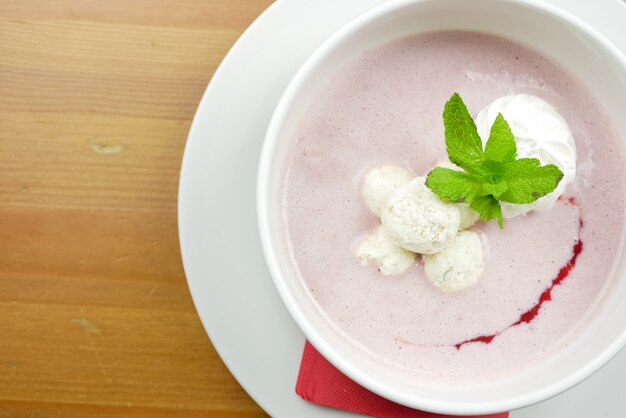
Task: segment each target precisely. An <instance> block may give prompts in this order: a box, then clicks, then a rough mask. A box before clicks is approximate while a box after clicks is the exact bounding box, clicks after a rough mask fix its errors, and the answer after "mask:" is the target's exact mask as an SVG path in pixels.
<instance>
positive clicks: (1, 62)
mask: <svg viewBox="0 0 626 418" xmlns="http://www.w3.org/2000/svg"><path fill="white" fill-rule="evenodd" d="M269 3H270V0H186V1H177V0H106V1H103V0H101V1H96V0H2V1H0V106H1V109H0V110H1V111H0V417H144V416H146V417H207V416H211V417H212V416H215V417H257V416H266V415H265V414H264V413H263V411H262V410H261V409H260V408H259V407H258V406H257V405H256V404H255V403H254V401H252V400H251V399H250V398H249V397H248V396H247V395H246V393H245V392H244V391H243V390H242V389H241V388H240V387H239V385H238V384H237V382H236V381H235V380H234V379H233V377H232V376H231V375H230V373H229V372H228V370H227V369H226V368H225V367H224V365H223V364H222V362H221V360H220V358H219V357H218V356H217V354H216V353H215V351H214V349H213V348H212V346H211V343H210V341H209V339H208V338H207V336H206V334H205V332H204V329H203V328H202V326H201V324H200V321H199V320H198V317H197V315H196V311H195V309H194V307H193V304H192V302H191V298H190V295H189V291H188V288H187V284H186V282H185V277H184V273H183V268H182V264H181V260H180V252H179V246H178V232H177V220H176V203H177V202H176V199H177V188H178V175H179V170H180V164H181V157H182V152H183V148H184V146H185V140H186V137H187V132H188V129H189V125H190V123H191V119H192V117H193V115H194V111H195V108H196V106H197V104H198V101H199V99H200V97H201V95H202V93H203V91H204V89H205V87H206V85H207V83H208V81H209V79H210V77H211V75H212V74H213V72H214V70H215V69H216V67H217V65H218V64H219V62H220V60H221V59H222V58H223V56H224V54H225V53H226V52H227V50H228V49H229V48H230V46H231V45H232V44H233V42H234V41H235V40H236V39H237V37H238V36H239V35H240V34H241V32H242V31H243V30H244V29H245V28H246V27H247V26H248V25H249V24H250V22H251V21H252V20H253V19H254V18H255V17H256V16H257V15H258V14H259V13H261V11H262V10H263V9H265V8H266V7H267V6H268V5H269Z"/></svg>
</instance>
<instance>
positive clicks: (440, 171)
mask: <svg viewBox="0 0 626 418" xmlns="http://www.w3.org/2000/svg"><path fill="white" fill-rule="evenodd" d="M426 186H427V187H428V188H429V189H430V190H432V192H433V193H435V194H436V195H438V196H439V197H442V198H444V199H445V200H448V201H451V202H454V203H459V202H468V203H470V202H472V201H473V200H474V198H475V197H476V196H477V195H478V194H479V193H480V192H481V190H482V178H481V177H480V176H477V175H475V174H470V173H466V172H463V171H456V170H451V169H449V168H443V167H435V168H434V169H433V170H432V171H431V172H430V173H428V177H426Z"/></svg>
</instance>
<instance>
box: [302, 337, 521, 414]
mask: <svg viewBox="0 0 626 418" xmlns="http://www.w3.org/2000/svg"><path fill="white" fill-rule="evenodd" d="M296 393H297V394H298V395H300V397H301V398H302V399H304V400H305V401H309V402H313V403H316V404H318V405H324V406H330V407H332V408H338V409H344V410H346V411H350V412H356V413H358V414H363V415H369V416H372V417H377V418H453V416H452V415H440V414H432V413H430V412H424V411H418V410H417V409H411V408H408V407H406V406H403V405H399V404H397V403H394V402H391V401H390V400H388V399H385V398H383V397H381V396H378V395H376V394H375V393H372V392H370V391H369V390H367V389H365V388H364V387H362V386H359V385H358V384H356V383H355V382H353V381H352V380H350V379H349V378H348V377H346V375H344V374H343V373H341V372H340V371H339V370H337V369H336V368H335V367H334V366H333V365H332V364H330V362H329V361H328V360H326V359H325V358H324V357H322V355H321V354H320V353H318V352H317V350H316V349H315V348H313V346H312V345H311V344H310V343H309V342H308V341H307V342H306V345H305V346H304V354H303V355H302V363H301V364H300V374H299V375H298V383H297V384H296ZM508 416H509V413H508V412H504V413H501V414H495V415H480V416H475V417H474V418H479V417H484V418H507V417H508ZM469 418H471V417H469Z"/></svg>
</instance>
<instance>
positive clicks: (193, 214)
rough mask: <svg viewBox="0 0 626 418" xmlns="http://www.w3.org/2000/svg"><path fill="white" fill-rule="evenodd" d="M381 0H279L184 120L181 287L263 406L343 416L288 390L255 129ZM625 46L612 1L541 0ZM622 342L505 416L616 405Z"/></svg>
mask: <svg viewBox="0 0 626 418" xmlns="http://www.w3.org/2000/svg"><path fill="white" fill-rule="evenodd" d="M380 2H381V0H341V1H336V0H280V1H278V2H276V3H275V4H273V5H272V6H271V7H270V8H269V9H268V10H267V11H266V12H265V13H264V14H263V15H261V16H260V17H259V18H258V19H257V20H256V22H254V24H252V25H251V26H250V28H249V29H248V30H247V31H246V33H245V34H244V35H243V36H242V37H241V38H240V39H239V41H238V42H237V43H236V44H235V46H234V47H233V48H232V49H231V51H230V52H229V53H228V55H227V56H226V58H225V59H224V61H223V62H222V64H221V66H220V68H219V69H218V71H217V72H216V74H215V75H214V77H213V79H212V81H211V83H210V85H209V87H208V88H207V91H206V92H205V94H204V97H203V98H202V101H201V102H200V106H199V107H198V111H197V113H196V117H195V119H194V121H193V124H192V127H191V131H190V133H189V139H188V141H187V147H186V149H185V156H184V158H183V166H182V170H181V177H180V189H179V208H178V209H179V211H178V213H179V230H180V243H181V251H182V256H183V262H184V266H185V272H186V275H187V280H188V282H189V288H190V289H191V294H192V296H193V299H194V302H195V305H196V309H197V310H198V314H199V315H200V319H201V320H202V323H203V324H204V327H205V329H206V331H207V333H208V334H209V336H210V338H211V341H212V342H213V344H214V346H215V348H216V349H217V351H218V352H219V354H220V356H221V357H222V359H223V360H224V362H225V363H226V365H227V366H228V368H229V369H230V371H231V372H232V373H233V375H234V376H235V377H236V378H237V380H238V381H239V383H241V385H242V386H243V387H244V389H245V390H246V391H247V392H248V393H249V394H250V395H251V396H252V397H253V398H254V399H255V400H256V401H257V402H258V403H259V404H260V405H261V407H262V408H263V409H265V411H267V412H268V413H269V414H270V415H272V416H274V417H302V418H309V417H310V418H314V417H340V416H343V417H346V416H354V415H353V414H348V413H345V412H340V411H335V410H331V409H328V408H321V407H318V406H315V405H313V404H310V403H308V402H305V401H303V400H301V399H300V398H299V397H298V396H297V395H296V394H295V391H294V388H295V382H296V377H297V373H298V367H299V363H300V356H301V354H302V348H303V346H304V337H303V335H302V333H301V332H300V331H299V330H298V328H297V327H296V325H295V324H294V323H293V321H292V320H291V318H290V317H289V314H288V313H287V311H286V309H285V308H284V307H283V304H282V301H281V300H280V299H279V297H278V295H277V293H276V291H275V290H274V287H273V284H272V281H271V279H270V277H269V275H268V272H267V269H266V267H265V262H264V260H263V256H262V254H261V247H260V244H259V240H258V236H257V225H256V212H255V210H256V209H255V184H256V170H257V160H258V156H259V151H260V147H261V143H262V141H263V136H264V134H265V129H266V127H267V124H268V122H269V119H270V116H271V114H272V111H273V109H274V107H275V105H276V103H277V102H278V99H279V97H280V95H281V93H282V91H283V90H284V88H285V87H286V85H287V83H288V81H289V80H290V78H291V76H292V75H293V74H294V73H295V71H296V70H297V69H298V67H299V66H300V65H301V64H302V62H304V60H305V58H306V57H307V56H308V55H309V54H310V53H311V52H312V51H313V50H314V49H315V47H316V46H317V45H319V44H320V43H321V42H322V41H323V40H324V39H325V38H326V37H327V36H329V35H330V34H331V33H332V32H334V31H335V30H336V29H337V28H339V27H340V26H341V25H343V24H344V23H345V22H347V21H348V20H350V19H351V18H353V17H354V16H357V15H358V14H360V13H362V12H363V11H365V10H367V9H368V8H370V7H372V6H374V5H376V4H378V3H380ZM550 2H551V3H553V4H556V5H558V6H560V7H562V8H564V9H566V10H569V11H570V12H572V13H573V14H575V15H577V16H579V17H581V18H583V19H585V20H586V21H587V22H588V23H590V24H592V25H594V26H596V27H597V28H599V30H600V32H602V33H604V34H605V36H607V37H608V38H609V39H611V40H612V41H613V42H614V43H616V44H617V45H618V47H620V48H621V49H622V50H623V51H624V52H626V25H624V22H626V6H625V5H624V3H623V2H622V0H596V1H595V2H589V1H587V0H551V1H550ZM625 375H626V351H623V352H622V353H620V354H619V355H618V356H617V357H616V358H615V359H613V360H612V361H611V362H610V363H609V364H608V365H607V366H606V367H604V368H603V369H602V370H601V371H600V372H598V373H597V374H595V375H594V376H592V377H591V378H589V379H588V380H586V381H585V382H583V383H582V384H580V385H578V386H577V387H575V388H573V389H571V390H569V391H568V392H566V393H564V394H562V395H559V396H557V397H555V398H553V399H551V400H548V401H546V402H543V403H541V404H537V405H534V406H532V407H529V408H525V409H522V410H518V411H514V412H513V413H512V414H511V418H529V417H542V418H543V417H551V418H553V417H556V418H559V417H568V418H583V417H584V418H587V417H611V418H613V417H614V418H621V417H623V416H624V410H625V409H626V408H625V404H626V402H625V401H624V400H623V399H622V398H623V396H624V390H623V387H624V384H623V381H622V379H620V377H622V376H625Z"/></svg>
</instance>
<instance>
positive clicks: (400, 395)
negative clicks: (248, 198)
mask: <svg viewBox="0 0 626 418" xmlns="http://www.w3.org/2000/svg"><path fill="white" fill-rule="evenodd" d="M500 1H502V2H503V3H508V4H510V5H513V6H514V7H518V6H523V7H525V8H530V9H533V11H535V12H539V13H544V14H547V15H550V16H551V17H552V18H554V19H556V20H559V21H562V22H564V23H566V24H568V25H569V26H571V27H574V28H576V30H578V31H579V32H581V33H584V34H585V35H586V36H587V37H589V38H591V39H592V40H593V41H595V42H596V43H597V44H598V45H600V46H601V47H602V48H603V49H605V50H606V52H608V53H609V54H610V55H611V56H613V57H614V58H615V60H616V61H617V62H619V64H620V66H621V67H622V69H624V71H626V56H625V55H624V54H623V53H622V52H621V51H620V50H619V49H618V48H617V47H616V46H615V45H614V44H613V43H611V42H610V41H609V40H608V39H607V38H605V37H604V36H603V35H602V34H600V33H599V32H598V31H597V30H596V29H595V28H594V27H592V26H591V25H589V24H588V23H586V22H584V21H583V20H581V19H579V18H577V17H576V16H574V15H572V14H570V13H569V12H566V11H565V10H563V9H560V8H559V7H557V6H554V5H552V4H550V3H545V2H543V1H542V0H500ZM416 3H443V1H442V0H388V1H387V2H384V3H382V4H379V5H377V6H374V7H373V8H371V9H369V10H367V11H366V12H364V13H363V14H361V15H359V16H357V17H356V18H354V19H352V20H351V21H350V22H348V23H347V24H345V25H344V26H342V27H341V28H340V29H339V30H337V31H336V32H335V33H334V34H332V35H331V36H330V37H329V38H327V39H326V40H325V41H324V42H323V43H322V44H321V45H320V46H319V47H318V48H316V50H315V51H314V52H313V53H312V54H311V55H310V56H309V57H308V58H307V60H306V61H305V62H304V64H303V65H302V66H301V67H300V68H299V69H298V71H297V72H296V74H295V75H294V77H293V78H292V79H291V81H290V82H289V84H288V85H287V87H286V89H285V91H284V92H283V94H282V95H281V98H280V100H279V102H278V105H277V106H276V108H275V110H274V112H273V114H272V117H271V120H270V122H269V125H268V128H267V131H266V134H265V138H264V141H263V146H262V149H261V153H260V157H259V164H258V170H257V185H256V186H257V187H256V191H257V194H256V203H257V221H258V222H257V223H258V229H259V231H258V232H259V236H260V240H261V247H262V249H263V255H264V258H265V262H266V264H267V267H268V270H269V272H270V276H271V277H272V281H273V283H274V286H275V287H276V289H277V291H278V293H279V295H280V298H281V300H282V301H283V303H284V305H285V306H286V308H287V310H288V312H289V314H290V315H291V317H292V318H293V319H294V321H295V322H296V324H297V325H298V327H299V328H300V330H301V331H302V332H303V333H304V335H305V336H306V338H307V339H308V341H309V342H310V343H311V344H312V345H313V346H314V347H315V348H316V349H317V350H318V351H319V352H320V353H321V354H322V355H323V356H324V357H325V358H326V359H327V360H328V361H329V362H330V363H331V364H333V366H335V367H336V368H337V369H339V370H340V371H341V372H342V373H344V374H345V375H346V376H348V377H349V378H350V379H352V380H353V381H355V382H357V383H358V384H360V385H361V386H363V387H365V388H366V389H368V390H370V391H372V392H374V393H376V394H378V395H380V396H382V397H384V398H386V399H389V400H391V401H393V402H397V403H399V404H402V405H405V406H408V407H411V408H417V409H420V410H423V411H428V412H434V413H442V414H456V415H471V414H491V413H498V412H502V411H510V410H513V409H518V408H522V407H525V406H529V405H532V404H534V403H537V402H540V401H543V400H546V399H549V398H551V397H553V396H555V395H557V394H559V393H561V392H564V391H565V390H567V389H570V388H571V387H573V386H575V385H577V384H578V383H580V382H581V381H583V380H584V379H586V378H588V377H589V376H591V375H592V374H593V373H595V372H596V371H598V370H599V369H600V368H601V367H602V366H604V365H605V364H606V363H607V362H608V361H609V360H610V359H611V358H613V357H614V356H615V355H616V354H617V353H618V352H619V351H620V350H621V349H622V348H623V347H624V346H626V329H625V330H623V332H622V333H621V334H620V335H619V336H618V337H617V338H616V339H615V340H614V341H613V342H612V343H611V344H609V345H608V346H607V347H606V348H605V349H604V350H602V351H601V352H600V353H599V354H598V355H597V356H595V357H594V359H593V360H592V361H590V362H588V363H587V364H584V365H582V366H581V367H579V368H578V369H577V371H576V372H574V373H571V374H569V375H567V376H564V377H563V378H560V379H559V380H557V381H555V382H553V383H552V384H550V385H547V386H544V387H541V388H538V389H535V390H531V391H529V392H527V393H525V394H522V395H518V396H513V397H509V398H505V399H501V400H493V401H484V402H480V403H472V404H468V403H458V402H452V401H441V400H435V399H431V398H428V397H423V396H420V395H419V394H415V393H407V392H405V391H398V390H395V389H393V388H392V386H391V385H389V384H385V383H382V382H380V381H378V380H377V379H375V378H373V377H372V376H371V375H369V374H368V373H366V372H364V371H363V370H361V369H360V368H358V367H356V366H355V365H354V364H353V363H352V362H350V361H348V360H347V358H346V357H345V356H342V355H340V354H339V353H338V351H337V350H336V349H335V348H334V347H333V345H332V344H329V343H328V342H327V341H326V339H324V338H323V337H322V336H321V333H320V332H318V331H317V329H316V327H315V326H313V325H312V323H311V321H310V320H309V319H308V318H307V316H306V315H305V314H304V313H303V311H302V309H301V307H300V306H299V304H298V303H297V301H296V299H295V296H294V295H293V294H292V293H291V291H290V290H289V288H288V286H287V284H286V280H285V278H284V275H283V273H282V270H281V268H280V267H279V263H278V262H277V261H276V259H277V257H276V253H275V251H274V245H273V241H272V239H271V233H270V227H269V218H270V213H269V211H268V210H267V208H268V203H269V202H268V189H269V181H268V174H269V173H270V169H271V161H272V157H273V155H274V150H275V148H276V147H275V144H276V140H277V138H278V136H279V132H280V127H281V126H282V124H283V122H284V116H285V115H286V113H287V111H288V109H289V106H290V104H291V102H292V101H293V99H294V98H295V97H296V93H297V92H298V91H299V90H300V88H301V86H302V85H303V82H304V81H305V80H306V78H307V77H308V75H309V73H310V72H311V71H312V70H313V69H314V68H315V66H316V65H317V63H318V61H319V60H320V59H322V58H324V57H325V56H326V55H327V54H328V53H330V52H331V51H332V50H333V49H334V48H335V47H336V45H337V44H340V43H342V42H343V41H344V40H346V39H347V38H349V37H350V36H352V34H353V33H354V32H355V31H357V30H359V29H360V28H362V27H364V26H367V25H368V24H370V23H372V22H373V21H375V20H376V19H377V18H378V17H379V16H380V15H385V14H387V13H390V12H392V11H394V10H395V9H398V8H402V7H405V6H407V5H411V4H416Z"/></svg>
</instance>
